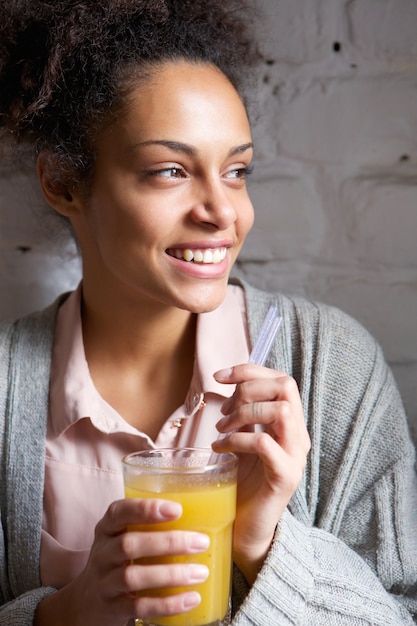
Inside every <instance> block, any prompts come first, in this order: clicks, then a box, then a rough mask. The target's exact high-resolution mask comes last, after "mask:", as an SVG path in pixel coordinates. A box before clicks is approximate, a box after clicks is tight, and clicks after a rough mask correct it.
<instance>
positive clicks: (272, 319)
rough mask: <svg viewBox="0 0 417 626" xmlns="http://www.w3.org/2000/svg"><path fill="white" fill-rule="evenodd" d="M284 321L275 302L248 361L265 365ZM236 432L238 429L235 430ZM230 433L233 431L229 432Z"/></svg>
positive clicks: (218, 438)
mask: <svg viewBox="0 0 417 626" xmlns="http://www.w3.org/2000/svg"><path fill="white" fill-rule="evenodd" d="M281 323H282V317H281V316H280V315H278V309H277V307H276V306H275V305H274V304H271V306H270V307H269V309H268V313H267V314H266V317H265V319H264V322H263V324H262V326H261V330H260V331H259V335H258V337H257V339H256V341H255V343H254V345H253V348H252V351H251V353H250V356H249V361H248V363H254V364H255V365H264V363H265V361H266V360H267V358H268V356H269V353H270V351H271V348H272V344H273V343H274V339H275V337H276V335H277V332H278V330H279V327H280V326H281ZM233 432H236V431H233ZM227 434H228V435H230V434H231V433H227ZM225 436H226V435H225V434H224V433H219V435H218V437H217V440H220V439H223V437H225ZM213 458H214V453H212V454H211V456H210V459H209V465H210V462H211V461H212V460H213Z"/></svg>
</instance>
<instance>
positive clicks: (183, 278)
mask: <svg viewBox="0 0 417 626" xmlns="http://www.w3.org/2000/svg"><path fill="white" fill-rule="evenodd" d="M251 142H252V139H251V131H250V127H249V122H248V118H247V115H246V111H245V108H244V106H243V104H242V102H241V100H240V98H239V96H238V94H237V92H236V91H235V89H234V88H233V87H232V85H231V84H230V82H229V81H228V80H227V78H226V77H225V76H224V75H223V74H222V73H221V72H220V71H218V70H217V69H215V68H213V67H212V66H209V65H195V64H191V63H186V62H181V63H168V64H166V65H163V66H162V67H161V68H160V69H158V70H157V71H156V72H155V73H154V74H153V76H152V78H151V79H149V80H148V81H147V82H146V83H145V84H141V85H140V87H138V89H137V90H136V91H134V92H133V93H132V94H131V96H130V98H129V103H128V105H127V107H126V108H125V111H124V113H123V114H122V115H120V116H119V118H118V120H117V122H116V123H114V124H112V126H111V128H109V129H107V130H104V131H102V132H101V133H100V134H99V137H98V141H97V161H96V165H95V172H94V178H93V182H92V189H91V194H90V195H89V198H88V201H85V200H83V199H82V198H81V196H79V197H78V199H77V198H76V201H77V202H78V205H77V206H78V210H77V211H76V212H75V213H74V214H73V217H72V222H73V226H74V228H75V231H76V233H77V236H78V238H79V242H80V246H81V251H82V255H83V265H84V288H85V289H86V288H87V289H88V287H89V285H95V286H96V287H95V288H97V287H99V288H101V289H103V288H104V289H106V290H107V292H109V293H112V294H114V297H115V298H117V297H119V296H122V295H123V294H125V295H128V298H129V300H131V301H134V302H138V303H140V304H141V305H142V306H147V305H153V306H154V305H155V304H157V303H159V304H163V305H164V306H166V305H169V306H175V307H178V308H181V309H186V310H189V311H193V312H201V311H207V310H212V309H214V308H216V307H217V306H218V305H219V304H220V302H221V301H222V300H223V298H224V295H225V290H226V285H227V281H228V277H229V274H230V270H231V268H232V266H233V263H234V262H235V260H236V257H237V255H238V253H239V251H240V249H241V247H242V244H243V242H244V240H245V237H246V235H247V233H248V231H249V230H250V228H251V226H252V223H253V208H252V204H251V201H250V199H249V197H248V193H247V189H246V180H245V178H246V174H247V169H248V167H249V166H250V162H251V159H252V152H253V151H252V143H251Z"/></svg>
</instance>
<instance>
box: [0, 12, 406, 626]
mask: <svg viewBox="0 0 417 626" xmlns="http://www.w3.org/2000/svg"><path fill="white" fill-rule="evenodd" d="M253 16H254V13H253V11H252V9H251V8H250V7H249V6H248V5H247V4H246V3H245V2H243V1H240V0H228V2H223V0H204V1H203V0H118V1H117V2H116V1H111V0H88V1H82V2H81V1H80V2H78V1H77V0H63V1H60V2H49V1H47V0H21V1H19V2H8V3H2V5H1V6H0V125H1V128H2V129H3V133H4V135H5V136H8V137H9V139H12V140H13V141H14V140H16V141H17V143H20V144H22V145H23V144H24V145H27V146H29V147H30V148H31V149H32V154H34V156H35V160H36V168H37V173H38V177H39V182H40V186H41V189H42V191H43V195H44V198H45V200H46V202H47V203H48V204H49V205H50V207H51V208H52V210H53V211H54V212H56V214H57V215H58V216H60V217H61V218H63V219H64V220H66V221H67V222H68V223H69V224H70V225H71V228H72V231H73V233H74V235H75V237H76V240H77V244H78V246H79V249H80V251H81V256H82V264H83V276H82V281H81V282H80V284H79V286H78V288H77V289H76V290H75V291H74V292H73V293H71V294H64V295H62V296H61V297H60V298H58V300H57V301H56V302H54V303H53V304H52V305H51V306H50V307H49V308H48V309H46V310H45V311H42V312H40V313H35V314H32V315H30V316H28V317H26V318H24V319H21V320H18V321H16V322H15V323H13V324H4V325H2V326H1V327H0V416H1V420H0V424H1V428H0V435H1V437H2V441H3V443H2V446H1V447H0V472H1V475H2V477H3V480H2V484H1V489H0V506H1V523H2V534H1V541H0V574H1V575H0V625H1V626H6V625H7V626H30V625H31V624H34V625H35V626H44V625H47V626H50V625H51V624H62V625H63V626H85V625H86V624H88V625H89V626H125V625H126V624H127V623H129V622H130V620H133V619H134V618H136V617H137V618H139V621H140V622H141V623H142V622H143V623H149V620H150V621H151V623H152V624H158V623H166V621H167V620H169V621H170V623H173V622H171V620H172V619H174V618H173V617H172V616H176V615H179V616H180V617H179V618H178V622H179V623H186V622H187V616H186V615H185V614H186V613H187V612H188V611H191V610H192V609H193V608H195V607H197V606H198V605H199V604H200V602H201V598H200V594H199V593H198V592H196V591H193V590H192V589H191V588H192V587H193V585H195V584H196V583H199V582H201V583H202V582H203V581H205V580H206V579H207V577H208V576H210V572H208V571H207V568H205V567H203V568H202V567H198V566H197V565H196V562H195V561H194V558H197V557H195V556H193V555H196V554H197V553H200V552H204V551H206V550H207V546H208V537H207V536H206V535H205V534H204V533H192V532H185V531H179V530H167V528H168V527H169V528H171V525H166V524H164V525H163V526H162V527H161V528H162V529H163V530H159V531H155V530H154V525H155V524H159V523H160V522H172V521H174V520H177V519H178V518H179V517H180V516H181V513H182V512H181V507H179V506H178V505H175V504H174V503H172V502H169V501H167V500H163V499H155V500H144V499H140V498H139V499H134V498H132V499H126V498H124V492H123V481H122V464H121V458H122V457H123V456H125V455H127V454H129V453H130V452H134V451H136V450H146V449H150V448H155V447H164V448H165V447H184V448H186V447H191V446H192V447H197V446H200V447H206V448H207V447H210V446H212V447H213V449H214V450H215V451H218V452H234V453H236V454H237V455H238V456H239V476H238V489H237V511H236V521H235V526H234V535H233V560H234V564H235V568H234V575H233V606H232V614H233V618H232V622H231V623H232V624H234V625H236V626H238V625H239V626H253V625H254V624H255V625H259V626H276V625H277V624H284V623H285V624H286V623H292V624H297V625H301V626H302V625H303V624H305V625H309V626H322V625H323V624H324V623H331V624H332V625H334V626H337V625H339V624H340V625H341V626H342V625H343V626H357V625H358V624H364V625H365V624H375V625H380V626H386V624H387V623H389V624H390V625H392V626H400V625H401V626H403V625H404V624H412V623H414V622H413V616H415V615H416V614H417V598H416V590H417V534H416V533H417V529H416V525H415V520H414V517H415V510H416V507H417V487H416V476H415V470H414V464H415V458H414V446H413V444H412V443H411V441H410V439H409V436H408V430H407V424H406V420H405V416H404V413H403V409H402V405H401V401H400V399H399V397H398V393H397V390H396V388H395V384H394V382H393V380H392V376H391V374H390V372H389V370H388V368H387V366H386V364H385V362H384V359H383V356H382V353H381V350H380V349H379V347H378V346H377V345H376V343H375V341H374V340H373V339H372V337H370V336H369V334H368V333H367V332H366V331H365V330H364V329H363V328H362V327H360V326H359V325H358V324H357V323H356V322H354V321H353V320H352V319H350V318H348V317H347V316H345V315H344V314H343V313H341V312H340V311H337V310H335V309H330V308H328V307H325V306H322V305H320V304H318V303H312V302H309V301H306V300H303V299H299V298H292V297H288V296H285V295H284V294H268V293H265V292H261V291H259V290H257V289H255V288H253V287H250V286H249V285H247V284H244V283H241V282H237V281H234V280H233V279H231V272H232V269H233V265H234V263H235V261H236V259H237V257H238V254H239V252H240V250H241V248H242V245H243V243H244V241H245V238H246V236H247V234H248V232H249V230H250V228H251V226H252V223H253V207H252V203H251V200H250V198H249V194H248V190H247V184H246V183H247V176H248V175H249V174H250V172H251V169H252V159H253V150H254V147H253V145H252V136H251V128H250V123H249V120H248V114H247V108H246V105H245V85H246V83H245V78H246V77H247V73H248V71H249V70H250V69H251V68H253V65H254V62H255V61H256V60H257V58H258V55H257V53H256V42H255V41H254V40H253V38H252V35H251V29H250V24H253V21H254V17H253ZM271 303H274V304H275V305H277V307H278V309H279V313H280V315H281V316H282V317H283V331H282V333H281V335H280V339H279V343H278V345H276V346H275V347H274V349H273V351H272V356H271V358H270V360H269V362H268V364H267V367H263V366H259V365H255V364H248V363H247V361H248V355H249V352H250V350H251V346H252V337H253V336H255V335H256V334H257V332H258V329H259V327H260V325H261V323H262V321H263V318H264V316H265V313H266V311H267V310H268V308H269V306H270V304H271ZM347 356H348V358H347ZM220 418H221V419H220ZM219 431H220V432H221V433H222V434H223V435H224V436H223V437H221V438H218V432H219ZM310 448H311V452H310ZM146 524H149V526H148V528H149V531H145V530H143V528H144V526H143V525H146ZM132 526H134V527H136V529H137V528H140V529H141V530H140V531H138V530H136V531H135V530H132ZM145 527H146V526H145ZM172 555H180V556H181V557H184V556H185V557H186V558H187V563H186V564H184V563H175V562H172V563H171V562H170V564H169V565H162V564H158V562H159V563H161V561H158V559H162V560H163V561H164V560H165V557H167V556H172ZM149 558H151V559H152V560H153V561H152V563H151V564H150V563H149ZM212 575H213V574H212ZM172 587H174V588H176V589H177V590H178V592H175V591H174V590H173V591H172V593H171V591H170V590H171V589H172ZM175 619H176V618H175ZM225 623H226V622H223V621H221V624H220V622H219V624H216V626H223V624H225ZM193 626H195V625H193ZM210 626H214V625H210Z"/></svg>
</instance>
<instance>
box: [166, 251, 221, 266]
mask: <svg viewBox="0 0 417 626" xmlns="http://www.w3.org/2000/svg"><path fill="white" fill-rule="evenodd" d="M169 254H171V255H172V256H174V257H175V258H176V259H183V260H184V261H194V263H206V264H210V263H213V264H217V263H221V261H223V259H224V258H225V257H226V254H227V250H226V248H204V249H203V250H200V249H198V250H191V249H190V248H185V249H183V250H182V249H180V248H175V249H173V250H169Z"/></svg>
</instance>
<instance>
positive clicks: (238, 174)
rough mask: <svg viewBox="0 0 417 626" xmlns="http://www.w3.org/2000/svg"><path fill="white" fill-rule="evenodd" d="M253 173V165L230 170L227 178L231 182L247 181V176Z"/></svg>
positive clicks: (226, 175)
mask: <svg viewBox="0 0 417 626" xmlns="http://www.w3.org/2000/svg"><path fill="white" fill-rule="evenodd" d="M252 172H253V165H248V166H246V167H237V168H236V169H234V170H229V171H228V172H226V174H225V177H226V178H228V179H230V180H242V179H245V178H246V176H249V174H252Z"/></svg>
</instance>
